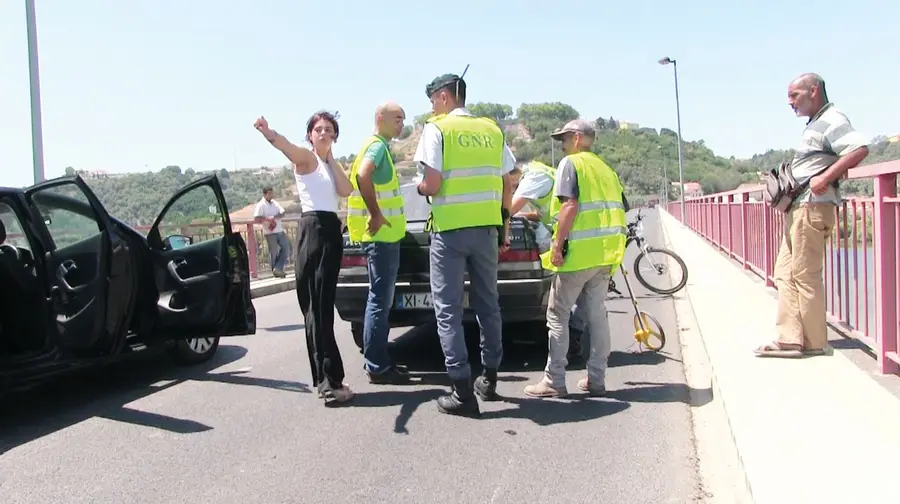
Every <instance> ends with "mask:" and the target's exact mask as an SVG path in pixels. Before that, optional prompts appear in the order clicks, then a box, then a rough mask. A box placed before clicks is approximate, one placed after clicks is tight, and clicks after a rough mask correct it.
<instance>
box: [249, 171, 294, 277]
mask: <svg viewBox="0 0 900 504" xmlns="http://www.w3.org/2000/svg"><path fill="white" fill-rule="evenodd" d="M274 196H275V191H274V189H272V188H271V187H266V188H264V189H263V197H262V199H260V200H259V203H257V204H256V208H255V209H254V210H253V221H254V222H258V223H261V224H262V225H263V236H265V237H266V246H267V247H268V248H269V266H270V267H271V268H272V275H274V276H276V277H278V278H284V276H285V275H284V265H285V264H287V260H288V257H290V255H291V244H290V242H289V241H288V239H287V234H286V233H285V232H284V226H283V225H282V224H281V219H282V217H284V207H282V206H281V205H280V204H279V203H278V202H277V201H275V199H274Z"/></svg>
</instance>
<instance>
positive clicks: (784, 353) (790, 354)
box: [753, 341, 803, 359]
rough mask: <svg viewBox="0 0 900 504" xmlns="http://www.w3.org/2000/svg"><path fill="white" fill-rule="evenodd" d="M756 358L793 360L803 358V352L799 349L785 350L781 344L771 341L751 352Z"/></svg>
mask: <svg viewBox="0 0 900 504" xmlns="http://www.w3.org/2000/svg"><path fill="white" fill-rule="evenodd" d="M753 353H754V354H756V356H757V357H780V358H790V359H794V358H797V357H803V350H801V349H800V348H785V347H783V346H782V344H781V343H779V342H777V341H773V342H771V343H766V344H765V345H761V346H759V347H757V348H756V349H755V350H753Z"/></svg>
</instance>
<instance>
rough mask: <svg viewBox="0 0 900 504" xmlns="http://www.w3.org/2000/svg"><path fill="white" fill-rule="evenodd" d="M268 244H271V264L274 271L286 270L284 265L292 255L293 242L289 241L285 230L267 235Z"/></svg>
mask: <svg viewBox="0 0 900 504" xmlns="http://www.w3.org/2000/svg"><path fill="white" fill-rule="evenodd" d="M266 245H268V246H269V265H270V266H272V271H274V270H277V269H278V270H282V271H284V265H285V264H286V263H287V260H288V257H290V255H291V244H290V243H289V242H288V239H287V234H285V232H284V231H281V232H279V233H271V234H267V235H266Z"/></svg>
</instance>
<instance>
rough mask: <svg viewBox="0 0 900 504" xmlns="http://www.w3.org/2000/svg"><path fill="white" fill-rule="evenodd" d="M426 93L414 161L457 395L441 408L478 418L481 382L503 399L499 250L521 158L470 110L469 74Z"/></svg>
mask: <svg viewBox="0 0 900 504" xmlns="http://www.w3.org/2000/svg"><path fill="white" fill-rule="evenodd" d="M425 94H426V95H427V96H428V98H429V99H430V100H431V106H432V110H433V112H434V114H435V115H434V117H432V118H431V119H429V120H428V122H427V123H426V124H425V127H424V129H423V131H422V137H421V138H420V139H419V145H418V148H417V149H416V153H415V157H414V160H415V161H416V162H417V163H418V164H419V168H420V170H421V172H422V180H421V182H420V183H419V185H418V191H419V193H420V194H422V195H425V196H430V197H431V219H430V225H431V233H432V234H431V254H430V262H431V292H432V302H433V305H434V313H435V317H436V319H437V331H438V336H439V337H440V340H441V348H442V349H443V351H444V363H445V365H446V367H447V374H449V376H450V379H451V380H452V383H453V390H452V392H451V393H450V395H447V396H443V397H440V398H439V399H438V401H437V405H438V410H439V411H441V412H443V413H450V414H457V415H470V416H478V415H479V414H480V409H479V406H478V400H477V399H476V397H475V395H474V393H473V387H474V391H475V393H477V394H478V396H480V397H481V398H482V399H484V400H488V401H490V400H496V399H498V398H499V397H498V396H497V370H498V368H499V367H500V361H501V360H502V358H503V342H502V320H501V317H500V303H499V296H498V294H497V262H498V254H499V247H501V246H502V247H509V238H508V224H509V223H508V221H509V205H510V199H511V196H512V176H511V175H510V173H511V172H512V171H513V169H514V168H515V164H516V160H515V157H514V156H513V154H512V152H511V151H510V150H509V147H508V146H507V145H506V144H505V142H504V139H503V131H502V130H501V129H500V127H499V126H497V124H496V123H495V122H494V121H492V120H490V119H487V118H483V117H475V116H473V115H472V113H471V112H469V111H468V110H467V109H466V82H465V81H464V80H463V79H462V78H461V77H459V76H456V75H452V74H447V75H442V76H440V77H437V78H436V79H434V80H433V81H431V83H430V84H428V85H427V86H426V87H425ZM501 244H502V245H501ZM466 270H468V272H469V281H470V285H471V290H470V291H469V297H470V298H471V301H472V306H473V307H474V309H475V313H476V314H477V316H478V325H479V326H480V328H481V363H482V367H483V371H482V374H481V376H480V377H478V379H477V380H475V383H474V385H473V383H472V381H471V369H470V367H469V362H468V355H467V351H466V341H465V335H464V333H463V326H462V321H463V310H464V309H465V302H466V289H465V287H466V286H465V274H466Z"/></svg>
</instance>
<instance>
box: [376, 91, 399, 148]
mask: <svg viewBox="0 0 900 504" xmlns="http://www.w3.org/2000/svg"><path fill="white" fill-rule="evenodd" d="M404 120H406V112H404V111H403V107H401V106H400V105H399V104H397V103H396V102H392V101H389V102H385V103H382V104H381V105H379V106H378V107H377V108H376V109H375V130H376V132H377V133H378V134H379V135H381V136H382V137H384V138H385V139H387V140H390V139H392V138H396V137H398V136H400V132H401V131H403V121H404Z"/></svg>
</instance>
